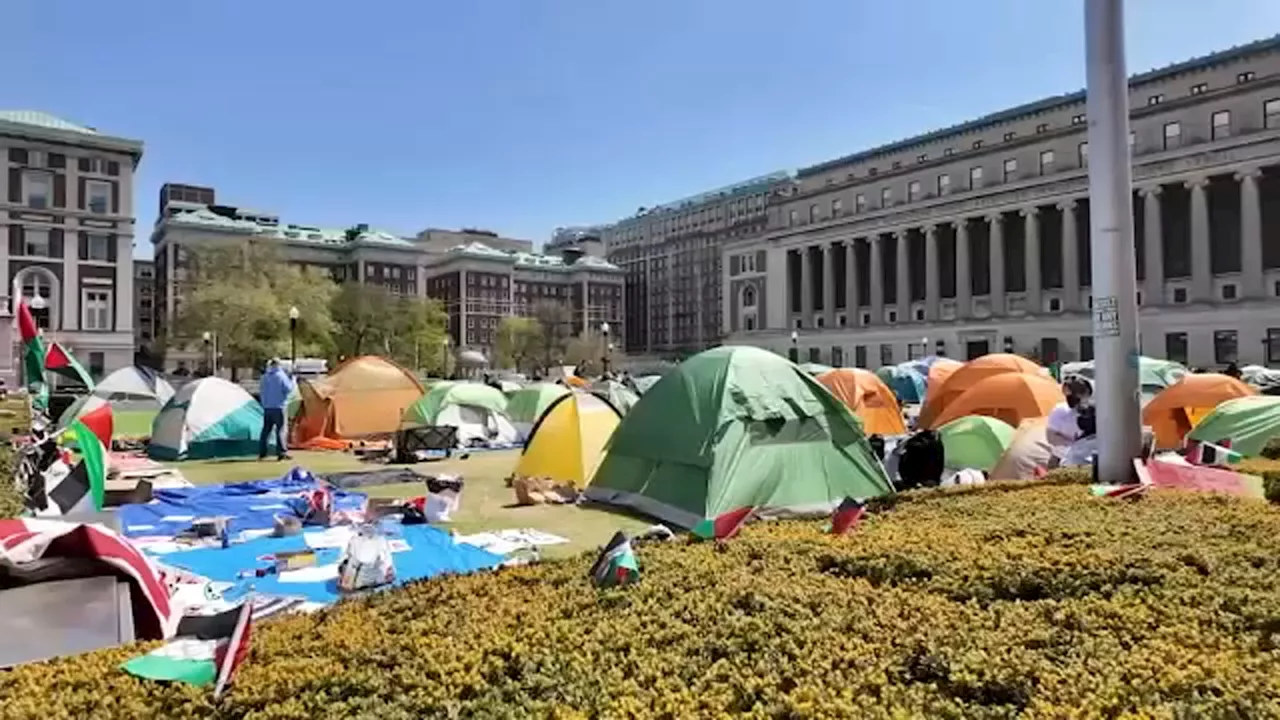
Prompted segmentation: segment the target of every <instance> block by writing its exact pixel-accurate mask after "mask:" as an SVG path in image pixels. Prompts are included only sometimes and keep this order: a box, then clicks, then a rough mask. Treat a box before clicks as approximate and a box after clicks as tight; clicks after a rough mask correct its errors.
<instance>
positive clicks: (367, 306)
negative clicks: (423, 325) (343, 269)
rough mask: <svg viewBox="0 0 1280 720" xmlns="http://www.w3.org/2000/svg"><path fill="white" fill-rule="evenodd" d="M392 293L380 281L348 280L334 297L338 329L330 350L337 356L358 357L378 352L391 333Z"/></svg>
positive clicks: (393, 298)
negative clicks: (378, 282)
mask: <svg viewBox="0 0 1280 720" xmlns="http://www.w3.org/2000/svg"><path fill="white" fill-rule="evenodd" d="M394 304H395V297H394V296H393V295H392V294H391V293H390V292H389V291H388V290H387V289H386V288H384V287H382V286H380V285H365V284H364V283H361V282H359V281H354V280H353V281H348V282H345V283H343V284H342V285H341V287H340V288H339V289H338V292H337V294H336V295H335V296H334V298H333V302H332V306H331V307H332V309H331V314H332V315H333V320H334V323H335V324H336V326H337V330H336V331H335V333H334V337H333V339H334V343H333V350H334V354H335V355H337V357H338V358H339V359H340V358H344V357H357V356H359V355H364V354H366V353H372V352H381V351H382V349H383V345H384V343H385V341H386V338H387V337H388V336H389V335H390V333H391V321H392V310H393V305H394Z"/></svg>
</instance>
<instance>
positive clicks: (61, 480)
mask: <svg viewBox="0 0 1280 720" xmlns="http://www.w3.org/2000/svg"><path fill="white" fill-rule="evenodd" d="M96 413H97V411H94V413H90V415H95V414H96ZM108 413H110V408H108ZM86 417H88V416H86ZM83 420H84V418H81V419H79V420H77V421H75V422H74V423H72V424H71V427H69V428H67V432H70V433H72V434H73V435H74V436H75V441H76V446H77V450H78V451H79V453H80V462H78V463H76V465H75V466H74V467H72V468H70V470H69V471H68V468H67V465H66V464H64V463H61V462H58V463H54V464H53V466H52V467H50V468H49V469H48V470H46V471H45V473H44V487H45V497H46V498H48V502H49V507H48V508H47V512H44V513H40V514H42V515H68V514H70V513H81V512H95V511H98V510H101V509H102V506H103V504H104V503H105V502H106V495H107V452H106V449H105V448H104V447H103V444H102V441H101V440H100V439H99V438H98V435H97V434H96V433H95V431H94V430H93V429H92V428H90V427H89V426H88V425H86V424H85V423H84V422H83ZM93 420H94V421H95V423H96V424H98V425H101V423H100V422H98V421H97V420H98V419H96V418H94V419H93ZM106 433H107V438H108V441H109V440H110V437H111V435H110V433H111V425H110V415H109V414H108V416H107V426H106Z"/></svg>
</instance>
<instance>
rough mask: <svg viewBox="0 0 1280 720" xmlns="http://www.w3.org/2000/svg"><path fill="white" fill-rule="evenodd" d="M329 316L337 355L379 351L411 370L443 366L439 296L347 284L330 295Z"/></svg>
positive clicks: (443, 321) (445, 323)
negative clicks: (330, 310) (334, 294)
mask: <svg viewBox="0 0 1280 720" xmlns="http://www.w3.org/2000/svg"><path fill="white" fill-rule="evenodd" d="M333 318H334V321H335V322H336V323H337V326H338V331H337V333H336V334H335V338H334V339H335V342H334V351H335V354H337V355H338V356H339V357H356V356H359V355H366V354H369V353H378V354H381V355H385V356H386V357H389V358H391V359H392V360H395V361H396V362H399V363H400V364H402V365H405V366H407V367H412V368H414V369H415V370H421V369H427V370H437V369H439V368H441V366H442V365H446V364H447V362H446V360H445V357H444V353H443V351H442V350H441V348H443V347H444V338H445V332H446V328H447V326H448V320H449V318H448V315H446V314H445V311H444V308H443V306H442V305H441V304H440V302H439V301H438V300H433V299H429V298H419V297H413V296H401V295H396V294H394V293H392V292H391V291H390V290H388V289H386V288H385V287H383V286H381V285H365V284H363V283H360V282H348V283H344V284H343V285H342V287H341V288H340V289H339V290H338V293H337V295H336V296H335V297H334V299H333Z"/></svg>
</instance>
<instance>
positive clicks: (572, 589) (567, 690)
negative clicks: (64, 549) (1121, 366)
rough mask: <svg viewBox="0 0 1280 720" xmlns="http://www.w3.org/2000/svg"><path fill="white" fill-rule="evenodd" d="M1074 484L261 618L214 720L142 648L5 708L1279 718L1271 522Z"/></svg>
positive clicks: (68, 668) (1278, 564)
mask: <svg viewBox="0 0 1280 720" xmlns="http://www.w3.org/2000/svg"><path fill="white" fill-rule="evenodd" d="M1078 480H1079V478H1078V477H1076V476H1074V475H1072V476H1064V475H1062V474H1059V475H1057V476H1054V477H1053V478H1050V481H1049V482H1047V483H1041V484H1040V485H1038V486H1033V487H1027V486H1022V487H1021V489H1019V490H1017V491H1010V490H1009V489H1008V488H1007V487H993V488H988V489H978V490H970V491H961V492H934V493H925V494H920V495H915V496H909V497H907V498H906V499H905V501H904V502H898V503H896V504H893V505H884V506H882V508H881V510H880V511H879V512H877V513H876V514H874V515H872V516H870V517H869V518H868V519H867V520H866V521H865V522H864V524H863V526H862V527H861V528H860V529H859V530H857V531H856V532H855V533H854V534H852V535H850V536H847V537H843V538H832V537H829V536H826V535H824V534H823V533H822V531H821V527H822V523H818V522H787V523H771V524H757V525H752V526H750V527H748V528H747V529H745V530H744V532H743V534H742V535H741V536H740V537H738V538H736V539H734V540H732V541H730V542H729V543H727V544H725V545H723V546H717V545H715V544H710V543H703V544H696V545H688V544H685V543H684V542H677V543H672V544H668V545H662V546H645V547H642V548H640V550H639V557H640V563H641V567H642V573H643V575H642V578H641V581H640V583H639V584H638V585H635V586H632V587H629V588H621V589H615V590H607V591H599V592H598V591H595V590H592V589H591V588H590V587H589V586H588V584H587V582H586V579H585V575H586V572H587V567H588V564H589V562H590V558H585V557H584V558H579V559H577V560H570V561H566V562H561V563H549V564H546V565H543V566H539V567H530V568H521V569H513V570H508V571H503V572H500V573H496V574H487V575H473V576H466V577H457V578H452V579H448V580H437V581H431V582H424V583H420V584H416V585H413V586H411V587H408V588H406V589H404V590H402V591H398V592H388V593H383V594H379V595H377V596H375V597H374V598H372V599H370V600H368V601H365V602H359V603H350V604H345V605H342V606H339V607H337V608H335V609H333V610H331V611H328V612H325V613H322V614H319V615H315V616H302V617H293V618H287V619H280V620H277V621H274V622H268V623H264V625H263V626H262V627H261V628H260V632H258V633H257V635H256V637H255V641H254V647H253V653H252V656H251V658H250V660H249V662H248V663H247V665H246V666H245V667H244V669H243V671H242V673H241V676H240V678H239V681H238V683H237V686H236V687H235V688H234V690H233V691H232V692H231V694H230V695H229V697H228V698H226V699H225V700H224V702H223V703H221V704H220V705H219V706H216V707H215V706H214V705H213V704H211V702H210V700H209V699H208V693H207V691H203V690H198V689H193V688H188V687H183V686H163V685H159V684H154V683H147V682H143V681H140V680H136V679H133V678H131V677H129V676H127V675H125V674H123V673H121V672H119V671H118V670H117V669H116V667H117V665H118V664H119V662H120V661H121V660H123V659H125V658H126V657H129V656H131V655H133V654H136V653H138V652H140V651H141V649H142V648H131V649H123V650H115V651H110V652H101V653H96V654H93V655H89V656H86V657H81V658H77V659H71V660H64V661H58V662H52V663H47V664H41V665H34V666H27V667H23V668H20V669H18V670H16V671H13V672H10V673H0V708H2V710H0V715H3V716H4V717H6V718H80V717H85V718H89V717H92V718H148V717H156V718H206V717H215V716H216V717H227V718H249V717H253V718H298V719H299V720H302V719H303V718H328V717H366V718H388V719H391V718H437V717H475V718H517V717H561V718H573V717H584V718H585V717H666V718H688V717H761V718H765V717H768V718H802V717H803V718H808V717H833V718H834V717H857V718H890V717H893V718H905V717H936V718H953V717H962V716H964V717H986V718H995V717H1013V716H1015V715H1018V714H1021V715H1022V716H1025V717H1033V718H1035V717H1042V718H1049V717H1054V718H1058V717H1071V716H1078V717H1140V716H1145V717H1168V718H1175V717H1187V718H1190V717H1197V718H1200V717H1204V718H1213V717H1268V716H1271V717H1274V716H1276V715H1277V713H1278V712H1280V707H1278V706H1277V704H1276V703H1277V700H1276V699H1277V698H1280V650H1278V649H1277V647H1278V643H1280V510H1276V509H1273V508H1272V507H1271V506H1270V505H1268V504H1267V503H1262V502H1249V501H1237V500H1233V499H1229V498H1219V497H1210V496H1192V495H1182V494H1155V495H1152V496H1150V497H1147V498H1144V499H1141V500H1139V501H1136V502H1131V501H1116V500H1106V499H1094V498H1090V497H1088V496H1087V491H1086V490H1085V489H1084V488H1083V487H1081V486H1079V485H1075V484H1061V483H1070V482H1075V481H1078Z"/></svg>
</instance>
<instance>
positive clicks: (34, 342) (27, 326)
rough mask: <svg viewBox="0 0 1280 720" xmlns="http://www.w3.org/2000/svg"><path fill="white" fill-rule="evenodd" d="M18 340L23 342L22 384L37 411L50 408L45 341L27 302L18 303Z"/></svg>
mask: <svg viewBox="0 0 1280 720" xmlns="http://www.w3.org/2000/svg"><path fill="white" fill-rule="evenodd" d="M18 338H19V339H20V340H21V341H22V382H23V383H24V384H25V385H26V386H27V390H28V391H30V393H31V404H32V405H33V406H34V407H35V408H36V409H37V410H44V409H45V408H47V407H49V388H48V386H47V385H45V382H44V341H43V340H42V339H41V338H40V328H39V327H37V326H36V319H35V318H34V317H33V316H32V315H31V308H30V307H28V306H27V301H26V300H22V301H19V302H18Z"/></svg>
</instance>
